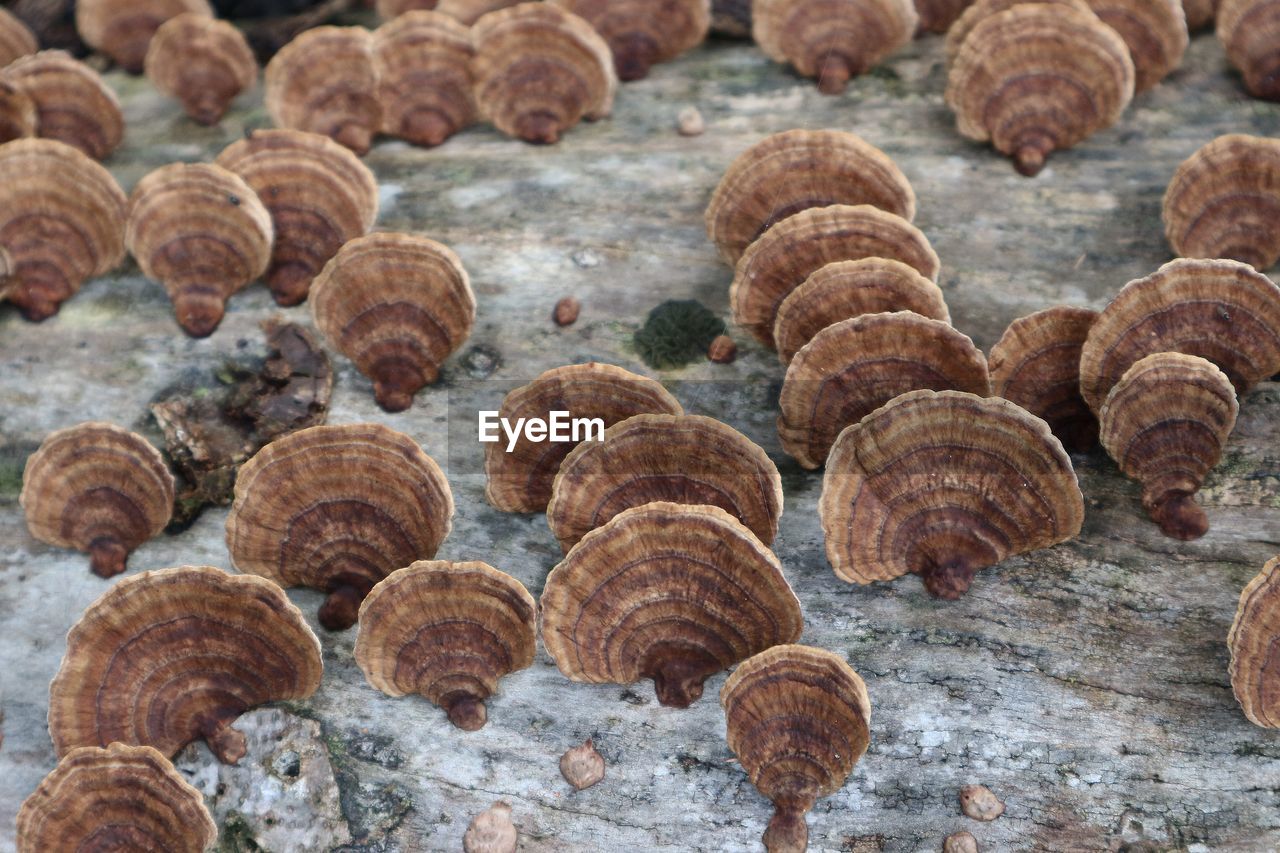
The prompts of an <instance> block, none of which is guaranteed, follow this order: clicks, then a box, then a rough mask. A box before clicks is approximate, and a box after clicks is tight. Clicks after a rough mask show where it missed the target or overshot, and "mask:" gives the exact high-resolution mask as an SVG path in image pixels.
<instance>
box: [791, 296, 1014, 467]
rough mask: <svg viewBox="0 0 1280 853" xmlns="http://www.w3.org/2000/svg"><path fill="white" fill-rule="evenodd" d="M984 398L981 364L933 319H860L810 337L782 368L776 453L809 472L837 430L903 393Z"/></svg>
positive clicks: (898, 314)
mask: <svg viewBox="0 0 1280 853" xmlns="http://www.w3.org/2000/svg"><path fill="white" fill-rule="evenodd" d="M920 389H929V390H932V391H968V392H969V393H971V394H977V395H978V396H980V397H986V396H988V395H990V393H991V380H990V378H989V377H988V375H987V359H986V357H985V356H983V354H982V351H981V350H979V349H978V348H977V347H976V346H974V345H973V341H971V340H970V339H969V338H968V336H966V335H964V334H961V333H960V332H958V331H956V330H955V329H954V328H952V327H951V326H950V325H949V324H947V323H944V322H942V321H941V320H932V319H929V318H927V317H921V316H920V315H919V314H913V313H912V312H910V311H895V312H891V313H883V314H863V315H862V316H860V317H854V318H852V319H849V320H843V321H841V322H839V323H836V324H834V325H831V326H828V327H827V328H825V329H823V330H822V331H821V332H818V334H816V335H814V337H813V340H811V341H810V342H809V343H808V344H807V345H806V346H805V347H804V349H802V350H800V352H799V353H797V354H796V357H795V358H794V359H792V361H791V365H790V366H789V367H788V368H787V375H786V378H785V379H784V380H783V382H782V394H781V395H780V397H779V399H778V407H779V409H780V410H781V414H779V415H778V437H779V439H781V441H782V449H783V450H785V451H786V452H787V453H788V454H789V455H790V456H792V457H793V458H794V459H795V460H796V461H797V462H799V463H800V464H801V466H803V467H805V468H808V469H809V470H813V469H815V468H820V467H822V465H823V463H824V462H826V461H827V453H828V452H829V451H830V450H831V445H832V444H834V443H835V440H836V436H838V435H839V434H840V432H841V430H843V429H844V428H845V427H847V426H849V425H850V424H856V423H857V422H858V421H860V420H862V419H863V418H864V417H865V416H867V415H869V414H871V412H873V411H874V410H876V409H878V408H880V407H881V406H883V405H884V404H885V403H887V402H889V401H890V400H892V399H893V398H894V397H897V396H898V395H899V394H905V393H906V392H908V391H917V390H920Z"/></svg>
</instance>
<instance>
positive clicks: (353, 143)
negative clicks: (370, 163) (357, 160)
mask: <svg viewBox="0 0 1280 853" xmlns="http://www.w3.org/2000/svg"><path fill="white" fill-rule="evenodd" d="M333 140H334V141H335V142H337V143H338V144H339V145H342V146H345V147H347V148H350V149H351V150H352V151H354V152H355V153H356V154H357V155H359V156H361V157H363V156H364V155H365V154H368V153H369V149H370V148H372V147H373V133H372V132H371V131H370V130H369V128H367V127H365V126H363V125H360V124H355V123H353V122H348V123H347V124H344V125H343V126H342V127H340V128H338V129H337V131H335V132H334V134H333Z"/></svg>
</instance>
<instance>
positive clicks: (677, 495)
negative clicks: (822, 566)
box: [547, 415, 782, 552]
mask: <svg viewBox="0 0 1280 853" xmlns="http://www.w3.org/2000/svg"><path fill="white" fill-rule="evenodd" d="M652 501H669V502H674V503H682V504H708V505H711V506H716V507H719V508H721V509H724V510H728V511H729V512H730V513H732V514H733V515H734V516H735V517H736V518H737V519H738V520H739V521H741V522H742V523H743V524H744V525H746V527H747V528H748V529H750V530H751V532H752V533H754V534H755V535H756V536H758V537H759V538H760V540H761V541H762V542H764V543H765V544H766V545H768V544H770V543H771V542H773V538H774V537H775V536H777V534H778V518H779V517H780V516H781V515H782V478H781V477H780V476H779V474H778V469H777V468H775V467H774V464H773V462H772V461H771V460H770V459H769V457H768V456H766V455H765V452H764V451H763V450H761V449H760V448H759V447H758V446H757V445H755V444H753V443H752V442H751V440H750V439H748V438H747V437H746V436H744V435H743V434H742V433H740V432H738V431H737V430H736V429H734V428H733V427H731V426H729V425H728V424H724V423H721V422H720V421H717V420H715V419H714V418H708V417H703V416H701V415H635V416H634V417H630V418H627V419H626V420H625V421H622V422H621V423H617V424H615V425H613V426H611V427H609V428H608V429H607V430H605V432H604V441H592V442H584V443H582V444H579V445H578V446H577V447H576V448H574V449H573V451H571V452H570V453H569V455H568V456H567V457H565V460H564V462H563V463H562V464H561V465H560V473H558V474H557V475H556V479H555V484H554V485H553V487H552V490H551V501H550V503H549V504H548V505H547V522H548V524H550V526H551V532H552V533H554V534H555V537H556V539H558V540H560V547H561V548H563V549H564V550H565V551H566V552H567V551H568V550H569V549H570V548H572V547H573V546H574V545H575V544H576V543H577V542H578V540H580V539H581V538H582V537H583V536H585V535H586V534H587V532H588V531H590V530H593V529H595V528H597V527H599V526H600V525H602V524H604V523H605V522H607V521H608V520H609V519H611V518H613V517H614V516H615V515H617V514H618V513H620V512H622V511H623V510H625V509H628V508H630V507H636V506H643V505H644V504H647V503H650V502H652Z"/></svg>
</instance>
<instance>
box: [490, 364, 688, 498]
mask: <svg viewBox="0 0 1280 853" xmlns="http://www.w3.org/2000/svg"><path fill="white" fill-rule="evenodd" d="M552 412H572V413H573V415H574V416H575V417H579V418H599V419H600V420H601V421H603V422H604V426H605V428H606V429H607V428H609V427H611V426H613V425H614V424H616V423H619V422H620V421H625V420H626V419H627V418H630V417H632V416H633V415H642V414H667V415H682V414H684V409H682V408H681V407H680V403H679V401H678V400H676V398H675V397H673V396H671V394H670V393H669V392H668V391H667V389H666V388H663V387H662V384H661V383H659V382H657V381H655V380H653V379H649V378H648V377H645V376H639V375H637V374H635V373H632V372H631V371H629V370H623V369H622V368H621V367H615V366H613V365H612V364H597V363H595V362H589V363H587V364H570V365H566V366H564V367H555V368H552V369H551V370H548V371H546V372H545V373H543V374H542V375H540V376H539V377H538V378H537V379H535V380H533V381H532V382H530V383H529V384H527V385H521V386H520V387H519V388H516V389H514V390H513V391H511V392H510V393H508V394H507V396H506V397H504V398H503V400H502V407H501V408H500V410H499V411H498V416H499V417H500V418H506V419H507V422H508V423H516V422H517V421H518V420H519V419H521V418H524V419H526V421H528V420H529V419H531V418H544V419H545V418H549V417H550V416H551V413H552ZM575 447H577V442H572V441H543V442H535V441H530V440H529V439H528V437H526V436H525V434H524V433H523V432H521V433H520V436H519V437H518V438H517V439H516V443H515V446H514V447H512V448H511V450H510V452H508V451H507V447H506V446H505V445H503V444H499V443H492V444H487V445H485V449H484V450H485V452H484V473H485V481H486V484H485V497H486V498H488V499H489V503H491V504H493V506H495V507H497V508H498V509H500V510H502V511H503V512H543V511H545V510H546V508H547V504H548V503H549V502H550V501H551V488H552V484H553V483H554V482H555V478H556V474H557V473H558V472H559V471H560V465H561V463H562V462H564V458H565V457H566V456H568V455H569V452H570V451H571V450H573V448H575Z"/></svg>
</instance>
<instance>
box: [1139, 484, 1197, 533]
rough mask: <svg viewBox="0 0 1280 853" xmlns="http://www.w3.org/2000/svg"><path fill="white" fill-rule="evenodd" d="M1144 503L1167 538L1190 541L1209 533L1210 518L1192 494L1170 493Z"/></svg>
mask: <svg viewBox="0 0 1280 853" xmlns="http://www.w3.org/2000/svg"><path fill="white" fill-rule="evenodd" d="M1143 503H1145V504H1146V506H1147V513H1148V514H1149V515H1150V516H1151V520H1152V521H1154V522H1155V523H1156V524H1158V525H1160V531H1161V532H1162V533H1164V535H1165V536H1169V537H1172V538H1174V539H1181V540H1184V541H1189V540H1191V539H1199V538H1200V537H1201V536H1203V535H1205V534H1206V533H1208V532H1209V517H1208V516H1207V515H1205V512H1204V510H1203V509H1201V508H1200V506H1199V505H1198V504H1197V503H1196V499H1195V495H1194V494H1193V493H1191V492H1186V491H1181V490H1178V491H1168V492H1165V493H1164V494H1162V495H1160V496H1158V497H1155V498H1150V499H1146V500H1144V501H1143Z"/></svg>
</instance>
